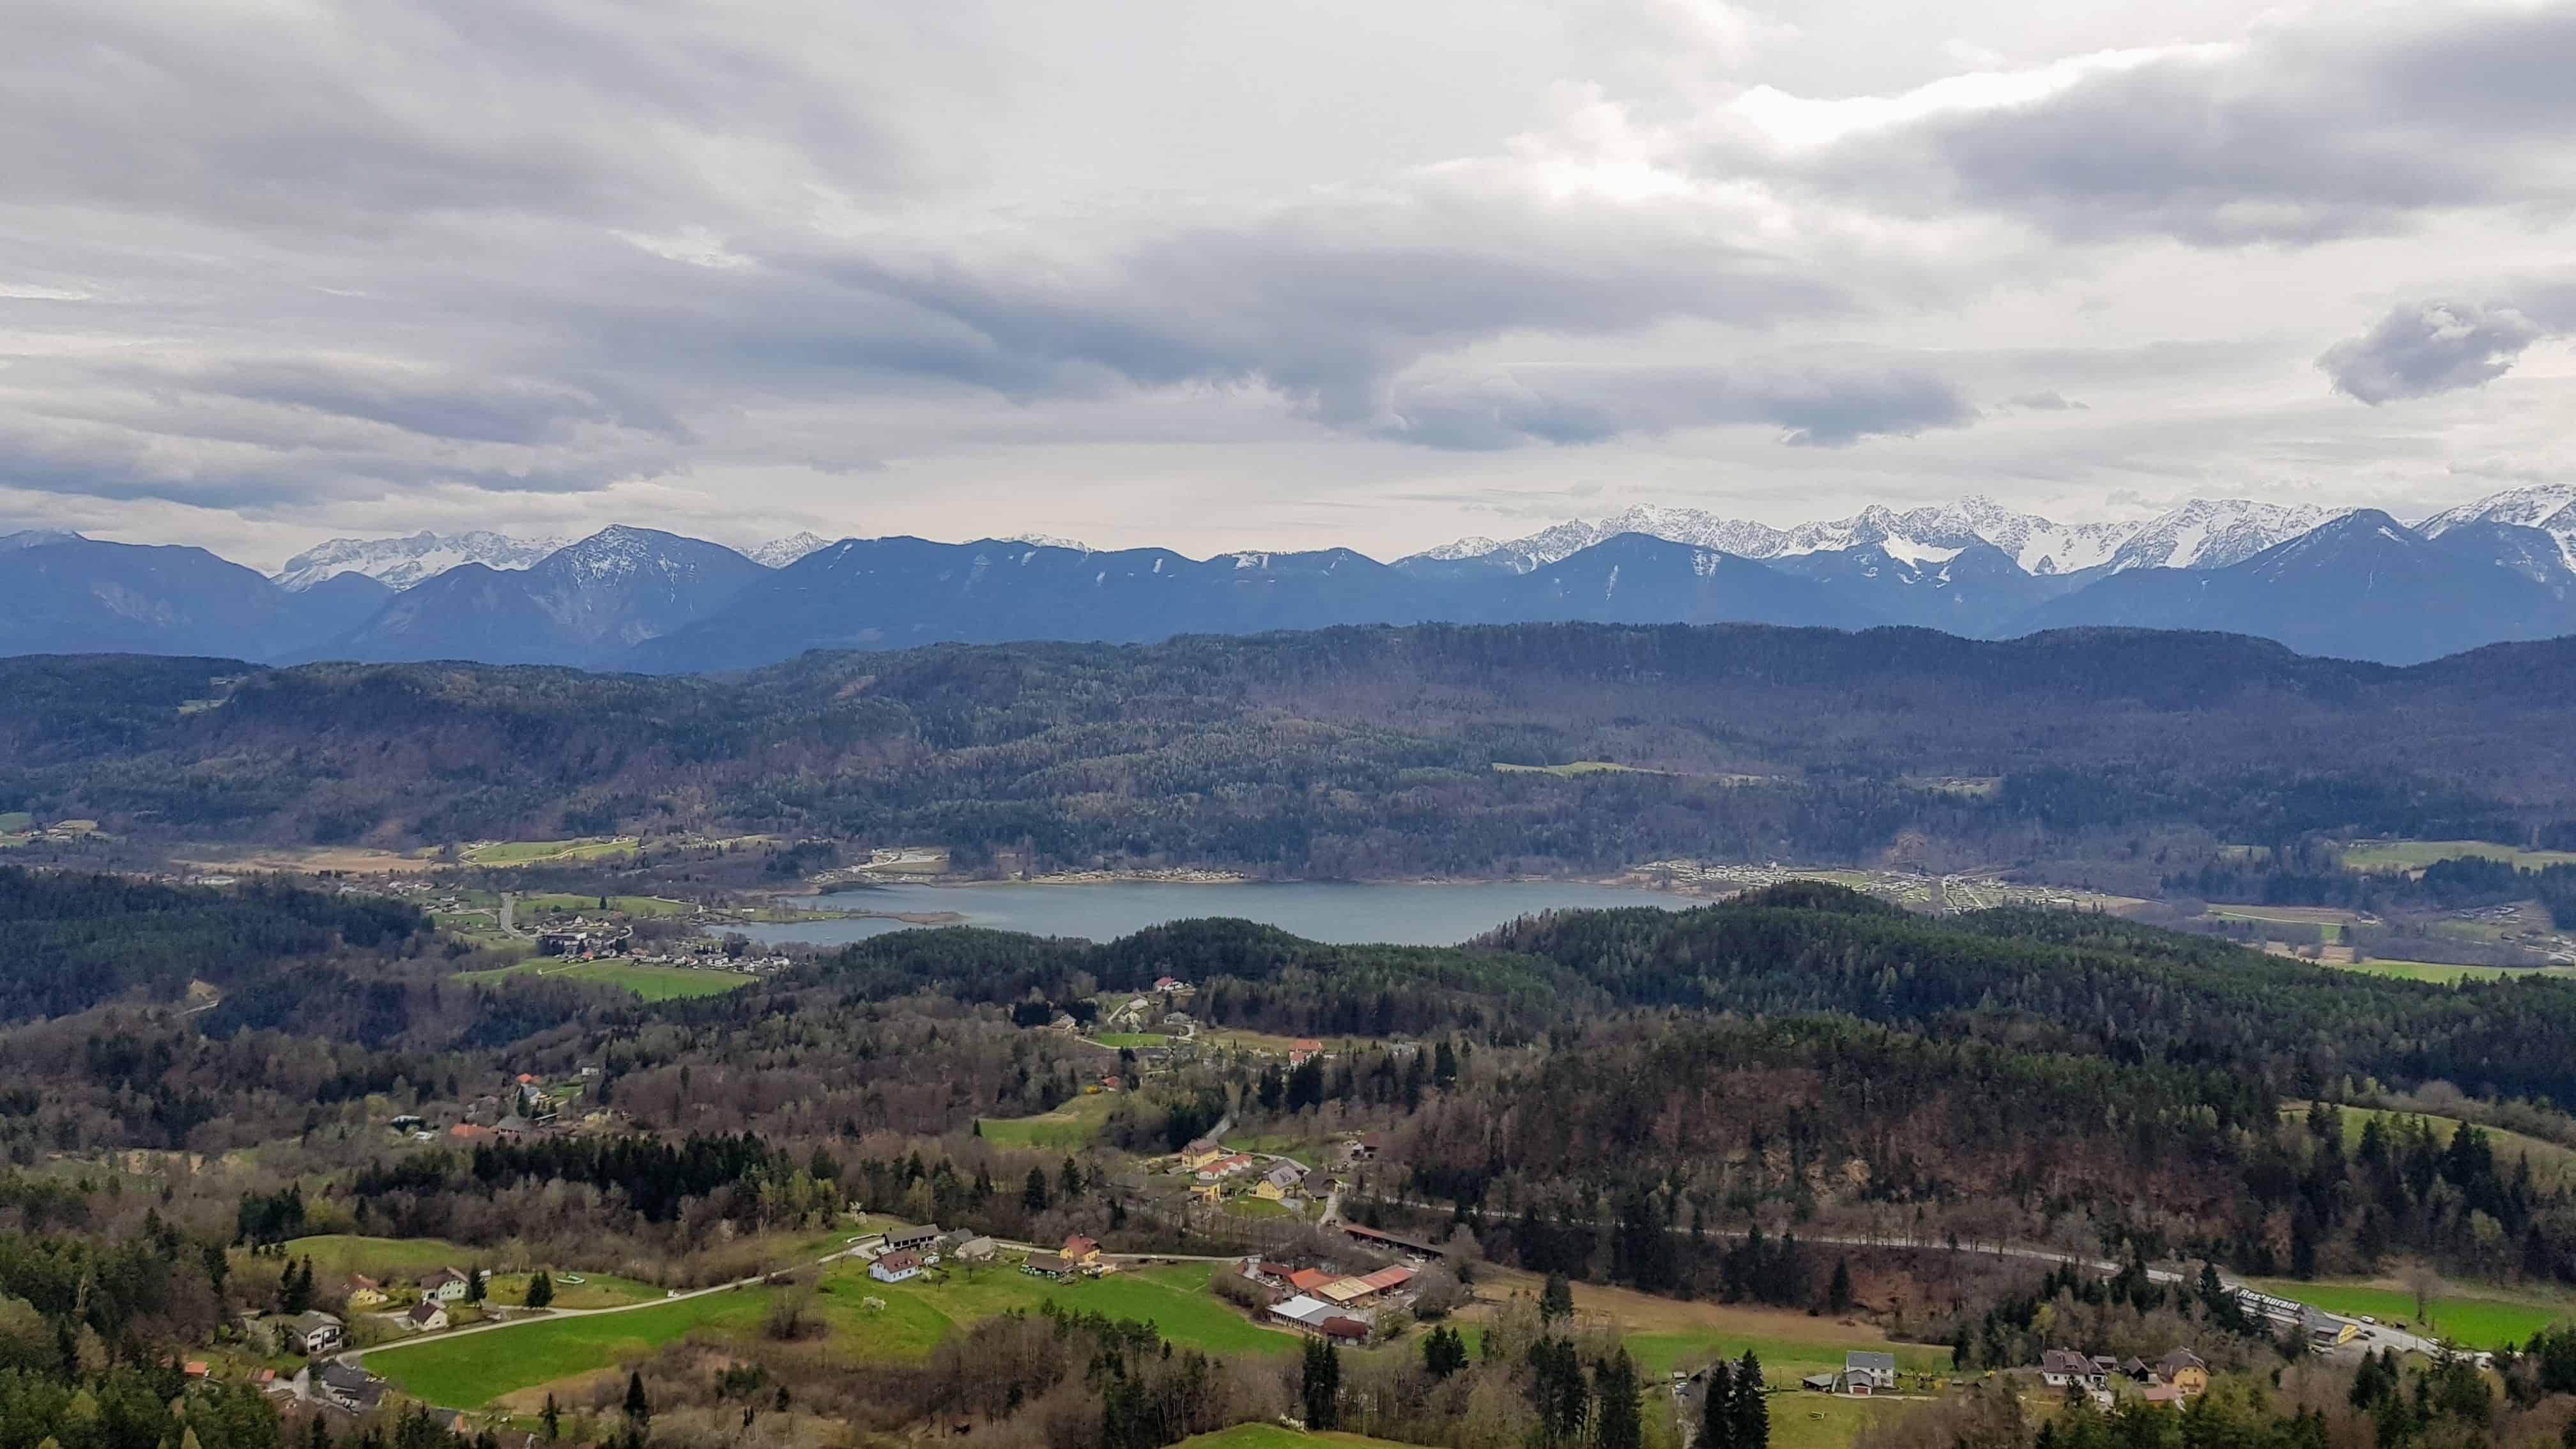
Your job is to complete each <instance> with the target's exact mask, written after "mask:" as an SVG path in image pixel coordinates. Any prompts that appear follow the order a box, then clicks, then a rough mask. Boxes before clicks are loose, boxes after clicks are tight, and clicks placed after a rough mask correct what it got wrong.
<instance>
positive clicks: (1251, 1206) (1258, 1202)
mask: <svg viewBox="0 0 2576 1449" xmlns="http://www.w3.org/2000/svg"><path fill="white" fill-rule="evenodd" d="M1225 1210H1226V1212H1227V1213H1229V1214H1231V1215H1233V1216H1235V1217H1238V1218H1251V1219H1254V1220H1256V1221H1257V1220H1259V1219H1262V1218H1287V1217H1295V1216H1296V1214H1295V1213H1292V1212H1290V1211H1289V1210H1288V1205H1287V1204H1286V1203H1284V1202H1272V1201H1271V1200H1270V1199H1268V1198H1266V1197H1237V1198H1228V1199H1226V1204H1225Z"/></svg>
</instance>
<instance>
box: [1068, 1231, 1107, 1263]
mask: <svg viewBox="0 0 2576 1449" xmlns="http://www.w3.org/2000/svg"><path fill="white" fill-rule="evenodd" d="M1063 1256H1064V1260H1065V1261H1066V1262H1068V1263H1071V1264H1073V1265H1074V1266H1075V1267H1077V1268H1097V1267H1099V1266H1100V1245H1099V1244H1098V1243H1095V1242H1093V1241H1092V1240H1091V1239H1089V1238H1086V1237H1084V1236H1082V1235H1081V1234H1080V1233H1076V1234H1074V1235H1073V1236H1072V1237H1070V1238H1067V1239H1065V1240H1064V1254H1063Z"/></svg>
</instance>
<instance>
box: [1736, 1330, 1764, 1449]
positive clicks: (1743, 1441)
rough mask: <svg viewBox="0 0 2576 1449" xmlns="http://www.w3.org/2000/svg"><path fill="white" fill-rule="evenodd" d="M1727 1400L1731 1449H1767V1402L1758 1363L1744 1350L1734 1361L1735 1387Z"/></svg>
mask: <svg viewBox="0 0 2576 1449" xmlns="http://www.w3.org/2000/svg"><path fill="white" fill-rule="evenodd" d="M1731 1398H1732V1399H1733V1401H1734V1412H1733V1413H1732V1414H1730V1415H1729V1416H1728V1417H1729V1418H1731V1419H1732V1420H1733V1421H1734V1430H1735V1433H1734V1449H1770V1446H1771V1401H1770V1397H1769V1396H1768V1395H1766V1394H1765V1393H1764V1392H1763V1391H1762V1360H1760V1359H1758V1358H1755V1357H1754V1356H1753V1350H1751V1349H1749V1348H1748V1349H1746V1350H1745V1351H1744V1357H1743V1358H1741V1359H1739V1360H1737V1361H1736V1365H1735V1383H1734V1385H1733V1392H1732V1394H1731Z"/></svg>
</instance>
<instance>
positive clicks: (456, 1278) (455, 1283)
mask: <svg viewBox="0 0 2576 1449" xmlns="http://www.w3.org/2000/svg"><path fill="white" fill-rule="evenodd" d="M467 1286H468V1285H467V1283H466V1280H465V1275H464V1274H462V1273H459V1272H457V1271H456V1270H455V1269H453V1268H441V1269H439V1270H438V1271H437V1272H435V1273H432V1274H430V1275H429V1276H428V1277H426V1278H423V1279H421V1280H420V1296H421V1297H423V1298H429V1299H435V1300H437V1301H438V1302H441V1303H454V1302H457V1301H459V1300H461V1299H463V1298H464V1297H465V1290H466V1287H467Z"/></svg>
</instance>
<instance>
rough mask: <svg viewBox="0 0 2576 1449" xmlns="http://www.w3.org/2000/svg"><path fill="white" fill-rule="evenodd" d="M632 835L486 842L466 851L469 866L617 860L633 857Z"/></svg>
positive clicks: (633, 844) (633, 840)
mask: <svg viewBox="0 0 2576 1449" xmlns="http://www.w3.org/2000/svg"><path fill="white" fill-rule="evenodd" d="M635 849H636V841H635V837H634V836H631V835H614V836H605V837H601V836H585V837H582V838H579V839H574V840H486V841H482V842H480V843H478V844H474V845H469V846H467V847H465V850H464V852H463V855H464V858H465V860H466V862H467V863H468V864H471V865H534V864H536V863H538V862H539V861H564V860H618V859H623V858H625V857H627V856H631V855H633V854H634V853H635Z"/></svg>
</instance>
